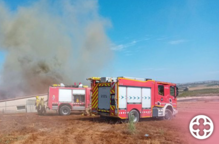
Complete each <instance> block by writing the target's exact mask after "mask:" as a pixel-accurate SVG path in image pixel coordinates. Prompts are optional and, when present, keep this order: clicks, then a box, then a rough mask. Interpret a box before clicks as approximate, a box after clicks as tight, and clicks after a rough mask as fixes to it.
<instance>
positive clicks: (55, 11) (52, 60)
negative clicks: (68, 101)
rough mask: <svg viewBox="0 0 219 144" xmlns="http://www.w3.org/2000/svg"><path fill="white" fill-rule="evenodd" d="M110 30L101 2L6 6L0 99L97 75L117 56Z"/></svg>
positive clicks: (0, 19)
mask: <svg viewBox="0 0 219 144" xmlns="http://www.w3.org/2000/svg"><path fill="white" fill-rule="evenodd" d="M108 26H110V22H109V21H108V20H107V19H104V18H103V17H101V16H100V15H99V13H98V2H97V1H96V0H74V1H70V0H69V1H68V0H66V1H61V0H60V1H56V2H53V1H43V0H42V1H38V2H35V3H32V4H31V5H29V6H23V7H19V8H18V9H17V10H16V11H11V10H10V9H9V8H7V6H6V5H5V4H4V3H3V2H1V3H0V50H1V51H5V52H6V54H7V56H6V60H5V63H4V65H3V70H2V72H1V75H2V80H1V83H0V99H1V98H6V97H16V96H21V95H28V94H38V93H44V92H47V90H48V86H49V85H51V84H53V83H61V82H62V83H64V84H73V82H85V79H86V78H87V77H90V76H93V75H98V73H99V72H100V71H101V69H102V68H103V67H104V66H105V65H106V63H107V62H109V61H110V60H109V59H110V58H111V56H112V52H111V50H110V43H111V42H110V40H109V38H108V37H107V35H106V28H107V27H108Z"/></svg>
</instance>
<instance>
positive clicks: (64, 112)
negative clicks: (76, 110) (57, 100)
mask: <svg viewBox="0 0 219 144" xmlns="http://www.w3.org/2000/svg"><path fill="white" fill-rule="evenodd" d="M70 113H71V108H70V107H69V106H67V105H63V106H61V107H60V109H59V114H60V115H70Z"/></svg>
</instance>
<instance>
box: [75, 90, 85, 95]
mask: <svg viewBox="0 0 219 144" xmlns="http://www.w3.org/2000/svg"><path fill="white" fill-rule="evenodd" d="M73 95H85V90H73Z"/></svg>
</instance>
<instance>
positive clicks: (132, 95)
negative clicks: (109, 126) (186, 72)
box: [88, 77, 178, 122]
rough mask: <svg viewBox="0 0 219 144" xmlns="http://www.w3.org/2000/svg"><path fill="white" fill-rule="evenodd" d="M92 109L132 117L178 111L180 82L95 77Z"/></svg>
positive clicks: (167, 115) (119, 116)
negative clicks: (177, 84) (178, 84)
mask: <svg viewBox="0 0 219 144" xmlns="http://www.w3.org/2000/svg"><path fill="white" fill-rule="evenodd" d="M88 80H91V91H92V112H93V113H94V114H100V115H102V116H106V117H116V118H120V119H128V118H130V116H134V121H135V122H137V121H138V120H139V119H140V118H150V117H163V118H166V119H170V118H172V116H174V115H175V114H176V113H177V98H176V97H177V95H178V88H177V87H176V84H173V83H167V82H159V81H154V80H151V79H137V78H125V77H118V78H109V77H101V78H98V77H92V78H88Z"/></svg>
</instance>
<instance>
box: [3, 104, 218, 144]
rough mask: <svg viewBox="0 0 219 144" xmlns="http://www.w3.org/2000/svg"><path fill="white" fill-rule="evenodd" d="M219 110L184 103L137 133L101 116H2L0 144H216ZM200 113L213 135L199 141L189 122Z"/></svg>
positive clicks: (143, 124) (140, 126)
mask: <svg viewBox="0 0 219 144" xmlns="http://www.w3.org/2000/svg"><path fill="white" fill-rule="evenodd" d="M218 109H219V101H215V102H210V101H199V102H181V103H178V110H179V113H178V115H177V116H176V117H175V118H173V119H172V120H169V121H167V120H157V119H144V120H141V121H140V122H139V123H137V124H136V131H135V133H134V134H131V133H130V131H129V130H128V123H117V122H116V121H106V120H103V119H100V118H99V117H98V116H95V117H87V116H81V115H79V114H71V115H70V116H58V115H56V114H49V115H46V116H39V115H37V114H4V115H2V114H0V144H11V143H13V144H29V143H31V144H88V143H89V144H113V143H116V144H123V143H125V144H143V143H145V144H151V143H152V144H169V143H170V144H171V143H183V144H189V143H191V144H193V143H198V144H199V143H211V144H213V143H214V142H216V138H217V136H218V134H219V131H218V130H219V127H218V125H216V121H217V124H219V123H218V122H219V111H218ZM198 114H205V115H207V116H209V117H210V118H212V120H213V121H214V125H215V130H214V133H213V134H212V136H211V137H210V138H209V139H207V140H196V139H195V138H193V137H192V136H191V134H190V133H189V128H188V127H189V122H190V120H191V119H192V118H193V117H194V116H196V115H198ZM145 134H148V135H149V136H148V137H145V136H144V135H145Z"/></svg>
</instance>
